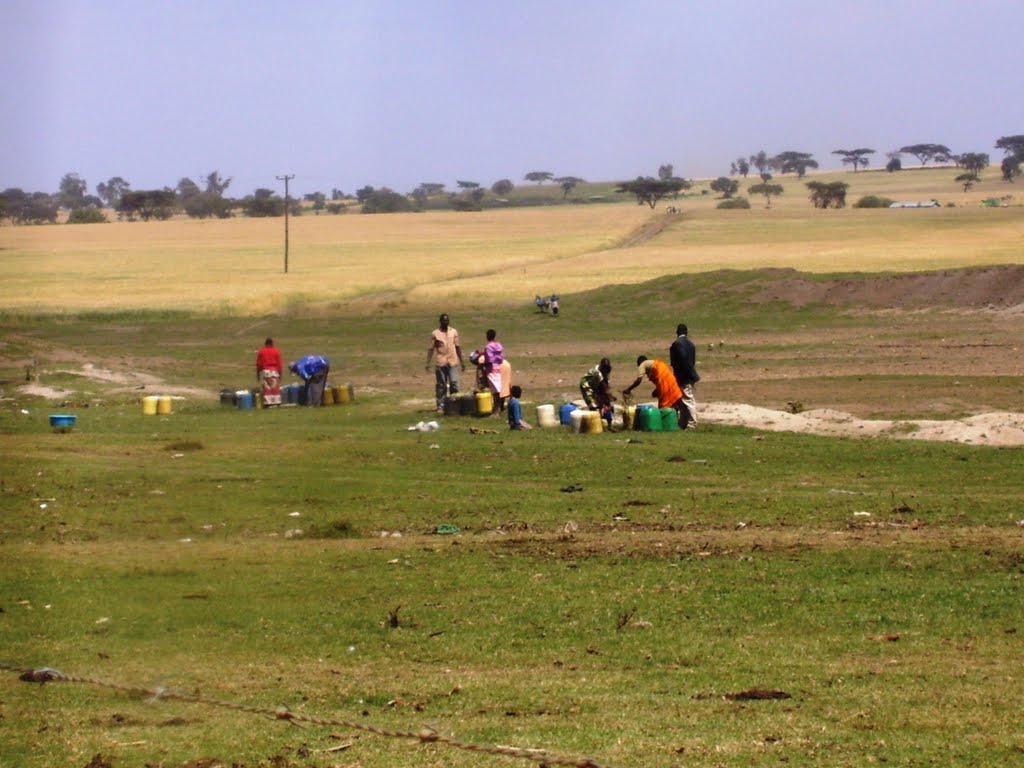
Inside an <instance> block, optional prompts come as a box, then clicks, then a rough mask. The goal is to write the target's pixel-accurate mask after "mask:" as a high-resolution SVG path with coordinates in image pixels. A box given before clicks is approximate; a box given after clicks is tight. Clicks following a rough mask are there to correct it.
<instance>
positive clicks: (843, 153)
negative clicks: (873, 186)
mask: <svg viewBox="0 0 1024 768" xmlns="http://www.w3.org/2000/svg"><path fill="white" fill-rule="evenodd" d="M832 154H833V155H839V156H840V157H842V158H843V165H852V166H853V172H854V173H856V172H857V168H858V167H859V166H862V165H863V166H864V167H865V168H867V167H868V157H867V156H868V155H873V154H875V150H873V149H866V148H863V147H862V148H860V149H833V150H832Z"/></svg>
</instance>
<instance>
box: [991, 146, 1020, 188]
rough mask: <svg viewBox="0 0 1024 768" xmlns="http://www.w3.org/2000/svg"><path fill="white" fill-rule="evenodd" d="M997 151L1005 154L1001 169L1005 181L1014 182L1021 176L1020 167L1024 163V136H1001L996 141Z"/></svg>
mask: <svg viewBox="0 0 1024 768" xmlns="http://www.w3.org/2000/svg"><path fill="white" fill-rule="evenodd" d="M996 149H1001V150H1003V152H1004V153H1005V155H1006V156H1005V157H1004V158H1003V162H1002V163H1000V169H1001V170H1002V172H1003V181H1011V182H1012V181H1013V180H1014V179H1015V178H1016V177H1018V176H1020V171H1021V169H1020V167H1021V164H1022V163H1024V134H1017V135H1016V136H1001V137H999V139H997V140H996Z"/></svg>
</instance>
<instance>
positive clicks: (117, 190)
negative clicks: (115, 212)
mask: <svg viewBox="0 0 1024 768" xmlns="http://www.w3.org/2000/svg"><path fill="white" fill-rule="evenodd" d="M129 189H131V184H129V183H128V182H127V181H125V180H124V179H122V178H121V177H120V176H112V177H111V178H109V179H108V180H107V181H101V182H100V183H99V184H97V185H96V194H97V195H99V196H100V198H101V199H102V200H103V202H104V203H106V204H107V207H108V208H117V204H118V203H119V202H121V195H123V194H124V193H125V192H127V191H128V190H129Z"/></svg>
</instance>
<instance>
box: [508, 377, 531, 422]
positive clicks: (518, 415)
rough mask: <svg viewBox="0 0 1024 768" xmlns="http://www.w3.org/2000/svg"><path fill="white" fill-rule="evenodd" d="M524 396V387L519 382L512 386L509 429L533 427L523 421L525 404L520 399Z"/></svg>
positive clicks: (509, 405)
mask: <svg viewBox="0 0 1024 768" xmlns="http://www.w3.org/2000/svg"><path fill="white" fill-rule="evenodd" d="M522 396H523V388H522V387H520V386H519V385H518V384H517V385H515V386H514V387H512V388H511V397H509V399H508V408H507V410H508V428H509V429H533V427H531V426H530V425H529V424H527V423H526V422H525V421H523V406H522V403H520V402H519V399H520V398H521V397H522Z"/></svg>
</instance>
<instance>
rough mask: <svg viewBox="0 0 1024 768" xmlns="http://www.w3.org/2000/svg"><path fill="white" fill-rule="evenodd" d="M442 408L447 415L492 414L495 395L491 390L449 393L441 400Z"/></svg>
mask: <svg viewBox="0 0 1024 768" xmlns="http://www.w3.org/2000/svg"><path fill="white" fill-rule="evenodd" d="M441 409H442V412H443V413H444V415H445V416H490V415H491V414H492V413H494V395H492V394H491V393H490V392H476V393H472V392H471V393H469V394H465V395H448V396H447V397H445V398H444V400H442V401H441Z"/></svg>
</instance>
